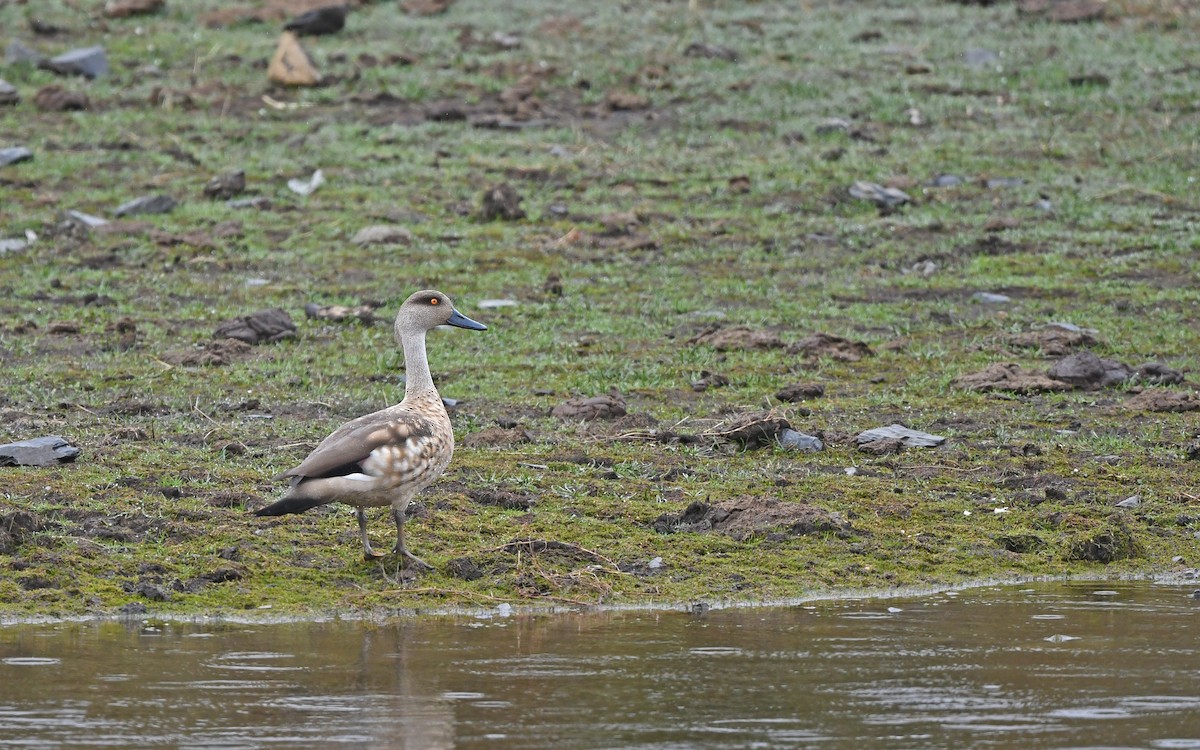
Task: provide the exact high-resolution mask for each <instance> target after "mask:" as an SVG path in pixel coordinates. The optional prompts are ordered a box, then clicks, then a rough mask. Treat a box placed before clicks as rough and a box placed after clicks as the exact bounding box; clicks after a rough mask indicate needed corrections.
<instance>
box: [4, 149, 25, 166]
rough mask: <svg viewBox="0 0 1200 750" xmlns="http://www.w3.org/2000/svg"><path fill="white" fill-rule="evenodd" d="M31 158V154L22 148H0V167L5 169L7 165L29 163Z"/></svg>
mask: <svg viewBox="0 0 1200 750" xmlns="http://www.w3.org/2000/svg"><path fill="white" fill-rule="evenodd" d="M32 158H33V152H32V151H30V150H29V149H27V148H25V147H24V146H9V147H8V148H0V167H7V166H8V165H9V164H19V163H20V162H23V161H29V160H30V159H32Z"/></svg>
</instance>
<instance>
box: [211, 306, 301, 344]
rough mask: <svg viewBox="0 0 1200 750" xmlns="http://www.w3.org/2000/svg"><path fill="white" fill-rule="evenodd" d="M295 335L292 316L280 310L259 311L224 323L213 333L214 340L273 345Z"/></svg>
mask: <svg viewBox="0 0 1200 750" xmlns="http://www.w3.org/2000/svg"><path fill="white" fill-rule="evenodd" d="M295 335H296V324H295V323H294V322H292V316H290V315H288V314H287V313H286V312H284V311H283V310H280V309H272V310H260V311H258V312H256V313H252V314H250V315H244V316H242V317H240V318H234V319H233V320H230V321H226V322H225V323H222V324H221V325H219V326H217V328H216V330H215V331H213V338H214V339H237V340H238V341H244V342H245V343H247V344H261V343H274V342H276V341H282V340H283V339H287V338H292V337H293V336H295Z"/></svg>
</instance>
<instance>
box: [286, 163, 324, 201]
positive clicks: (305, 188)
mask: <svg viewBox="0 0 1200 750" xmlns="http://www.w3.org/2000/svg"><path fill="white" fill-rule="evenodd" d="M324 184H325V173H324V172H322V171H321V170H319V169H318V170H316V171H315V172H313V173H312V176H311V177H309V178H308V179H307V180H288V183H287V186H288V190H291V191H292V192H293V193H296V194H297V195H312V194H313V193H315V192H316V191H317V188H319V187H321V186H322V185H324Z"/></svg>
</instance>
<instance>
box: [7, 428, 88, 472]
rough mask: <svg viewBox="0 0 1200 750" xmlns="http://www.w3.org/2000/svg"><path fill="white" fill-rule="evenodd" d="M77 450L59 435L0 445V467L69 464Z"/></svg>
mask: <svg viewBox="0 0 1200 750" xmlns="http://www.w3.org/2000/svg"><path fill="white" fill-rule="evenodd" d="M78 455H79V449H78V448H76V447H75V446H73V445H71V444H70V443H68V442H67V439H66V438H64V437H62V436H60V435H47V436H46V437H39V438H32V439H30V440H22V441H20V442H18V443H7V444H5V445H0V466H54V465H56V464H65V463H70V462H72V461H74V460H75V458H76V457H77V456H78Z"/></svg>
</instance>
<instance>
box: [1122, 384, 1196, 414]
mask: <svg viewBox="0 0 1200 750" xmlns="http://www.w3.org/2000/svg"><path fill="white" fill-rule="evenodd" d="M1122 406H1123V407H1124V408H1125V409H1128V410H1130V411H1160V412H1185V411H1196V410H1200V397H1197V396H1196V394H1195V393H1191V392H1189V391H1168V390H1165V389H1162V388H1147V389H1146V390H1144V391H1142V392H1141V393H1139V394H1137V395H1136V396H1134V397H1133V398H1131V399H1129V400H1127V401H1126V402H1125V403H1124V404H1122Z"/></svg>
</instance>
